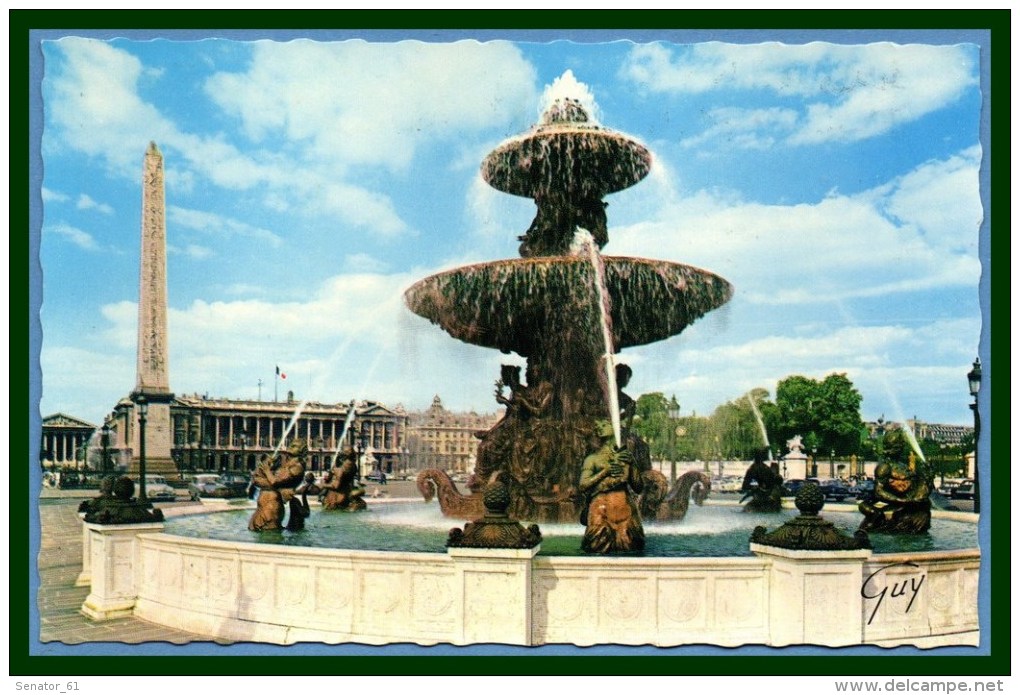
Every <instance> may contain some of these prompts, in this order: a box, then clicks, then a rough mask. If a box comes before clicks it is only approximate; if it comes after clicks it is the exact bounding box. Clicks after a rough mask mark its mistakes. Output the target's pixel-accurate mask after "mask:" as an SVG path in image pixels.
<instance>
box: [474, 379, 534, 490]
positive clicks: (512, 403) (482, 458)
mask: <svg viewBox="0 0 1020 695" xmlns="http://www.w3.org/2000/svg"><path fill="white" fill-rule="evenodd" d="M504 389H509V390H510V393H509V395H504V393H503V391H504ZM521 389H522V386H521V368H520V367H517V366H514V365H509V364H504V365H502V366H501V367H500V376H499V379H497V380H496V401H497V402H498V403H501V404H503V405H504V406H506V410H504V411H503V417H502V418H500V420H499V422H497V423H496V424H495V425H493V426H492V427H490V428H489V429H488V430H484V431H479V432H476V433H475V436H476V437H477V438H478V439H480V440H481V441H480V442H479V444H478V453H477V455H476V457H475V471H474V474H473V476H472V480H471V482H470V483H469V484H468V488H469V489H470V490H471V491H472V492H476V493H480V492H481V491H482V488H483V487H484V486H485V484H486V482H487V481H488V480H489V477H490V476H491V475H492V474H493V473H495V472H497V471H500V470H502V469H503V467H504V462H505V461H509V460H510V458H511V457H512V456H513V450H514V443H515V442H516V441H517V430H518V429H519V418H518V416H517V409H518V403H517V394H518V393H519V392H520V391H521Z"/></svg>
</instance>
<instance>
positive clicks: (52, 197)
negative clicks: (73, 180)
mask: <svg viewBox="0 0 1020 695" xmlns="http://www.w3.org/2000/svg"><path fill="white" fill-rule="evenodd" d="M41 193H42V200H43V202H44V203H66V202H67V201H68V200H70V199H71V197H70V196H69V195H66V194H64V193H60V192H59V191H53V190H50V189H49V188H46V186H43V187H42V191H41Z"/></svg>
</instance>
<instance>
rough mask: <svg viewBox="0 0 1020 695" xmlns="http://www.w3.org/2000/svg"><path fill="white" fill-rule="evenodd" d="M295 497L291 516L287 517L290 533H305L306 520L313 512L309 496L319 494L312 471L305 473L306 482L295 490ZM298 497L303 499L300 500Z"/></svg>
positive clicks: (292, 501) (292, 499) (291, 501)
mask: <svg viewBox="0 0 1020 695" xmlns="http://www.w3.org/2000/svg"><path fill="white" fill-rule="evenodd" d="M294 493H295V494H294V497H291V498H290V514H289V515H288V516H287V526H286V528H287V530H288V531H303V530H304V528H305V519H307V518H308V517H309V516H311V513H312V510H311V508H310V507H309V506H308V495H317V494H319V486H318V485H316V484H315V474H314V473H312V472H311V471H308V472H307V473H305V479H304V481H303V482H302V483H301V484H300V485H298V486H297V487H296V488H294ZM298 495H300V496H301V499H300V500H299V499H298V497H297V496H298Z"/></svg>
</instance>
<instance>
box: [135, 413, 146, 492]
mask: <svg viewBox="0 0 1020 695" xmlns="http://www.w3.org/2000/svg"><path fill="white" fill-rule="evenodd" d="M135 405H136V406H138V501H139V502H141V503H142V504H146V503H147V502H148V501H149V498H148V496H147V495H146V494H145V420H146V416H147V415H148V414H149V402H148V401H147V400H146V399H145V396H143V395H142V394H138V396H137V397H136V398H135Z"/></svg>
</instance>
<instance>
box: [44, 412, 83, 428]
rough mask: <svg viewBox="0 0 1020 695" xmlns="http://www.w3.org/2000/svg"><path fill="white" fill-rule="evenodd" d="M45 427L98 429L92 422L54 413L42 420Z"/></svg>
mask: <svg viewBox="0 0 1020 695" xmlns="http://www.w3.org/2000/svg"><path fill="white" fill-rule="evenodd" d="M42 426H43V427H74V428H79V429H90V430H94V429H96V426H95V425H93V424H92V423H91V422H86V421H85V420H81V419H79V418H76V417H72V416H70V415H67V414H65V413H54V414H53V415H47V416H46V417H44V418H43V419H42Z"/></svg>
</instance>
